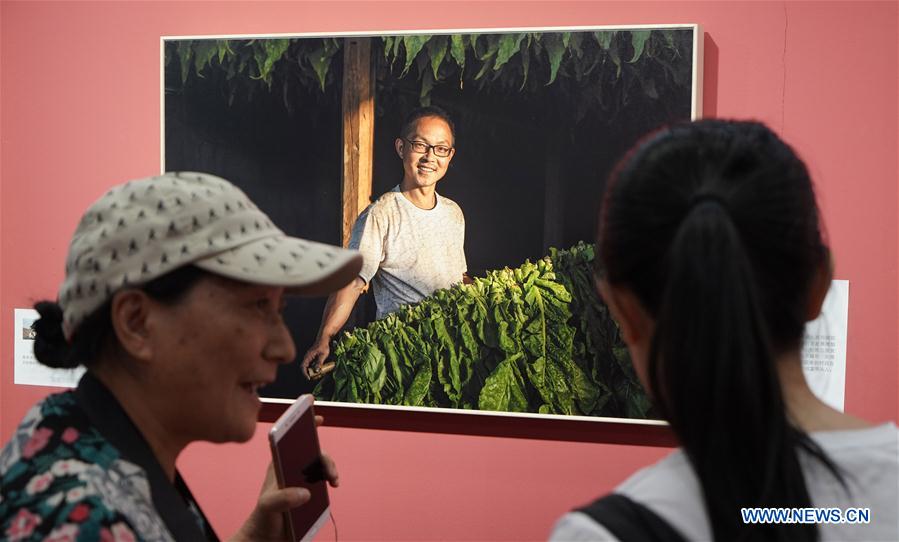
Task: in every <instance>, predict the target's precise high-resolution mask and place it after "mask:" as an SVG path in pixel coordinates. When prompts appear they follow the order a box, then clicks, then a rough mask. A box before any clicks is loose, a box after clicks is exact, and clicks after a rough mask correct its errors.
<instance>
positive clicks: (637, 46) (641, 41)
mask: <svg viewBox="0 0 899 542" xmlns="http://www.w3.org/2000/svg"><path fill="white" fill-rule="evenodd" d="M650 34H651V32H650V31H649V30H634V31H632V32H631V43H632V44H633V46H634V57H633V58H632V59H631V60H630V63H631V64H633V63H634V62H636V61H638V60H640V57H641V56H643V49H644V47H646V40H648V39H649V35H650Z"/></svg>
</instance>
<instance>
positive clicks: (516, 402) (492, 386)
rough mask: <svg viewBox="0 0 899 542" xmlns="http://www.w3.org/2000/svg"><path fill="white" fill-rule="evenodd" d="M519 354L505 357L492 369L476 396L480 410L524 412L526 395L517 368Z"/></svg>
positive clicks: (525, 409) (526, 403)
mask: <svg viewBox="0 0 899 542" xmlns="http://www.w3.org/2000/svg"><path fill="white" fill-rule="evenodd" d="M521 357H522V356H521V354H513V355H512V356H509V357H507V358H506V359H504V360H503V361H502V362H500V364H499V365H497V367H496V370H494V371H493V374H491V375H490V376H489V377H487V381H486V382H485V383H484V387H483V388H482V389H481V394H480V397H479V398H478V407H479V408H480V409H481V410H504V411H506V412H526V411H527V407H528V401H527V397H526V396H525V393H524V381H523V379H522V378H521V374H520V372H519V370H518V360H519V359H521Z"/></svg>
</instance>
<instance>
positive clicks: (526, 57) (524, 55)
mask: <svg viewBox="0 0 899 542" xmlns="http://www.w3.org/2000/svg"><path fill="white" fill-rule="evenodd" d="M530 66H531V51H530V49H529V48H528V47H527V46H525V47H523V49H522V51H521V69H522V71H523V72H524V75H523V76H522V78H521V86H520V87H519V88H518V92H521V91H522V90H524V86H525V85H526V84H527V82H528V69H529V68H530Z"/></svg>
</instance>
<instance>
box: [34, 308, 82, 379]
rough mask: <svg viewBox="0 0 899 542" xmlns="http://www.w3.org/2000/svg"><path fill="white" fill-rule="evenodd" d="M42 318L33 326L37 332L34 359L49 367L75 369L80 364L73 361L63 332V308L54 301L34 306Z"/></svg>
mask: <svg viewBox="0 0 899 542" xmlns="http://www.w3.org/2000/svg"><path fill="white" fill-rule="evenodd" d="M34 308H35V310H36V311H37V312H38V314H39V315H40V318H39V319H38V320H37V321H36V322H34V324H32V328H33V329H34V332H35V337H34V357H35V358H37V360H38V361H39V362H40V363H41V365H46V366H47V367H52V368H54V369H74V368H75V367H78V365H80V363H79V362H78V361H76V360H75V359H73V356H72V355H71V347H70V345H69V343H68V342H67V341H66V337H65V335H64V334H63V331H62V318H63V316H62V307H60V306H59V304H58V303H56V302H54V301H39V302H37V303H35V305H34Z"/></svg>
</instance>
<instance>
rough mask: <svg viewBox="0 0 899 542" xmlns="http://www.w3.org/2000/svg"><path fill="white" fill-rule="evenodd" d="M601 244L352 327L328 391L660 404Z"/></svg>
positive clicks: (596, 408) (643, 407)
mask: <svg viewBox="0 0 899 542" xmlns="http://www.w3.org/2000/svg"><path fill="white" fill-rule="evenodd" d="M592 259H593V247H592V246H591V245H586V244H583V243H580V244H578V245H577V246H575V247H573V248H572V249H571V250H567V251H559V250H555V249H552V250H551V253H550V255H549V256H547V257H544V258H542V259H540V260H538V261H537V262H536V263H531V262H525V263H524V264H523V265H522V266H520V267H518V268H516V269H508V268H506V269H502V270H499V271H491V272H489V273H488V274H487V276H486V277H484V278H478V279H475V281H474V283H473V284H469V285H457V286H454V287H453V288H450V289H447V290H440V291H438V292H435V293H434V294H433V295H432V296H430V297H428V298H426V299H425V300H423V301H422V302H421V303H418V304H416V305H411V306H404V307H401V308H400V309H399V310H398V311H397V312H395V313H393V314H390V315H388V316H386V317H385V318H383V319H381V320H377V321H375V322H372V323H371V324H370V325H369V326H368V327H366V328H361V329H355V330H353V331H351V332H349V333H345V334H343V335H342V336H341V337H340V338H339V340H338V341H337V342H336V344H335V345H334V348H333V353H334V357H335V360H336V363H337V365H336V367H335V370H334V372H333V373H332V374H331V375H329V376H328V377H326V378H325V379H324V380H323V381H322V382H320V383H319V385H318V386H317V388H316V396H318V397H319V398H321V399H327V400H333V401H346V402H364V403H379V404H390V405H411V406H434V407H451V408H463V409H481V410H500V411H508V412H540V413H551V414H575V415H594V416H627V417H633V418H643V417H646V416H647V415H648V413H649V409H650V405H649V401H648V400H647V398H646V395H645V394H644V393H643V390H642V388H641V387H640V385H639V384H638V383H637V380H636V377H635V375H634V372H633V369H632V368H631V364H630V360H629V359H628V357H627V351H626V349H625V348H624V346H623V344H622V343H621V339H620V337H619V335H618V330H617V327H616V326H615V323H614V322H613V321H612V320H611V318H609V315H608V310H607V309H606V307H605V305H603V304H602V302H601V301H600V300H599V299H598V298H597V296H596V295H595V293H594V292H593V287H592V283H591V281H592V279H591V267H590V266H591V262H592Z"/></svg>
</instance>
